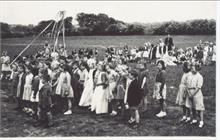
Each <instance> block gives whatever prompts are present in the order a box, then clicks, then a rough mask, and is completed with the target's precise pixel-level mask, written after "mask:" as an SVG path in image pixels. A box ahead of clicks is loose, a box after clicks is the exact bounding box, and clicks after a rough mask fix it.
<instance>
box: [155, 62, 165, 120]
mask: <svg viewBox="0 0 220 140" xmlns="http://www.w3.org/2000/svg"><path fill="white" fill-rule="evenodd" d="M157 68H158V70H159V71H158V73H157V75H156V82H155V86H154V93H153V98H154V99H157V100H159V101H160V112H159V113H158V114H156V116H157V117H159V118H160V117H165V116H166V115H167V113H166V111H165V105H166V104H165V99H166V77H165V73H166V72H165V69H166V67H165V62H164V61H163V60H158V62H157Z"/></svg>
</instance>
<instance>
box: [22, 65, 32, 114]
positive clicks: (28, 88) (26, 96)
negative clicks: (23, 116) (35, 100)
mask: <svg viewBox="0 0 220 140" xmlns="http://www.w3.org/2000/svg"><path fill="white" fill-rule="evenodd" d="M33 78H34V75H33V74H32V73H31V66H27V67H26V77H25V84H24V92H23V98H22V99H23V100H24V103H25V106H24V109H23V111H24V112H26V113H29V112H30V111H31V102H30V101H31V93H32V81H33Z"/></svg>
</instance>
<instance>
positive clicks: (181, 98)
mask: <svg viewBox="0 0 220 140" xmlns="http://www.w3.org/2000/svg"><path fill="white" fill-rule="evenodd" d="M183 72H184V73H183V76H182V79H181V82H180V85H179V91H178V94H177V98H176V104H178V105H180V106H181V107H182V109H183V117H182V119H181V120H180V121H181V122H182V121H186V120H187V117H186V116H187V114H186V113H187V112H186V92H187V78H188V75H189V72H190V63H189V62H185V63H184V64H183Z"/></svg>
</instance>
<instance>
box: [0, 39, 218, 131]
mask: <svg viewBox="0 0 220 140" xmlns="http://www.w3.org/2000/svg"><path fill="white" fill-rule="evenodd" d="M200 50H203V53H202V57H201V56H200V55H201V54H200ZM98 55H99V51H98V49H96V48H95V49H90V48H87V49H83V48H81V49H79V50H78V51H77V50H73V51H72V54H70V55H68V53H67V50H66V48H65V47H64V46H62V45H60V46H59V47H57V48H56V50H55V49H54V48H52V47H51V46H50V44H48V42H46V43H45V45H44V50H43V51H38V52H37V53H36V54H35V55H32V56H31V57H19V59H17V60H16V61H15V62H14V63H12V64H11V65H10V66H9V63H10V58H9V57H8V56H7V53H6V52H4V53H3V55H2V58H1V61H2V68H3V69H2V76H1V79H6V78H7V72H8V71H10V72H9V73H8V74H9V75H10V76H9V79H10V81H11V87H10V90H11V91H10V95H11V96H12V97H15V99H16V103H17V107H16V110H18V111H22V112H25V113H27V114H28V115H30V116H33V118H34V119H35V120H36V123H35V124H34V125H35V126H39V125H40V126H44V127H49V126H51V123H52V116H53V115H56V114H59V113H63V114H64V115H70V114H74V110H73V107H81V108H86V109H88V110H90V111H91V112H94V113H95V114H106V113H109V115H111V116H117V115H121V116H122V117H123V116H125V111H128V110H129V112H130V113H129V114H130V115H129V119H128V124H129V125H131V126H132V127H138V126H139V124H140V111H141V112H143V111H146V110H147V96H149V94H148V93H149V87H148V85H149V84H148V83H149V82H152V81H149V70H148V69H147V65H148V63H147V62H152V63H154V64H156V65H157V68H158V73H157V75H156V77H155V86H154V91H153V98H154V99H156V100H158V101H159V104H160V112H159V113H158V114H156V117H160V118H161V117H165V116H166V115H167V112H166V103H165V101H166V93H167V87H166V66H167V65H170V64H171V62H170V61H169V60H170V59H168V57H175V58H176V59H175V61H172V62H173V63H174V64H183V71H184V75H183V77H182V80H181V82H180V86H179V91H178V94H177V100H176V103H177V104H179V105H180V106H181V107H182V108H183V118H182V119H181V121H182V122H190V123H191V124H196V123H197V118H198V112H199V118H200V121H199V127H203V125H204V121H203V111H204V109H205V107H204V103H203V95H202V91H201V87H202V85H203V77H202V75H201V74H200V73H199V69H200V68H201V65H202V64H208V63H209V60H210V62H213V61H214V60H213V59H214V57H215V56H214V55H215V44H214V43H211V42H208V43H207V42H205V43H202V42H200V43H199V45H197V47H196V48H195V47H194V48H193V49H192V48H187V49H186V50H185V51H179V49H178V50H176V49H175V47H174V43H173V40H172V38H171V37H170V36H169V35H168V37H167V38H166V39H165V42H164V43H163V41H162V39H161V40H160V43H158V44H156V45H153V44H151V43H146V44H145V46H144V47H142V48H139V49H137V48H133V49H129V48H128V46H127V45H125V47H124V48H123V49H116V48H112V47H109V48H107V49H106V54H105V58H104V59H103V60H99V57H98ZM210 57H211V58H210ZM142 60H144V61H142ZM146 60H150V61H146ZM132 61H138V64H137V66H136V67H135V68H134V67H131V66H129V65H128V63H130V62H132ZM142 62H143V63H142ZM191 112H192V117H191Z"/></svg>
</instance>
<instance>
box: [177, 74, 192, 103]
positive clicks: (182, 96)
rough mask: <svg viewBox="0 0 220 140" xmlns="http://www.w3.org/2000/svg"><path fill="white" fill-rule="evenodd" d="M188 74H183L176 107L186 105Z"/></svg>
mask: <svg viewBox="0 0 220 140" xmlns="http://www.w3.org/2000/svg"><path fill="white" fill-rule="evenodd" d="M188 75H189V73H183V76H182V79H181V82H180V85H179V90H178V93H177V97H176V104H178V105H186V94H187V85H186V84H187V76H188Z"/></svg>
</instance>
